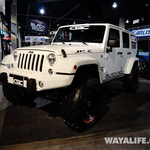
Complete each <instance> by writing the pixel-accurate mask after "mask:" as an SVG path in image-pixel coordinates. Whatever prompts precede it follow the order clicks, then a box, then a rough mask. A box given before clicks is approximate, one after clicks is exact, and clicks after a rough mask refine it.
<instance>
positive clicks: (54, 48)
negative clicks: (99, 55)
mask: <svg viewBox="0 0 150 150" xmlns="http://www.w3.org/2000/svg"><path fill="white" fill-rule="evenodd" d="M62 49H64V50H65V52H66V54H67V55H68V54H75V53H77V52H78V51H80V52H81V51H82V52H83V51H85V52H86V51H89V50H90V52H92V53H93V52H102V48H101V45H99V44H97V45H95V44H93V45H92V44H91V45H89V44H88V45H85V44H83V45H82V44H81V45H79V44H78V45H75V44H72V45H68V44H59V45H40V46H28V47H23V48H18V49H16V50H17V51H18V50H30V51H49V52H54V53H56V55H62V53H61V50H62Z"/></svg>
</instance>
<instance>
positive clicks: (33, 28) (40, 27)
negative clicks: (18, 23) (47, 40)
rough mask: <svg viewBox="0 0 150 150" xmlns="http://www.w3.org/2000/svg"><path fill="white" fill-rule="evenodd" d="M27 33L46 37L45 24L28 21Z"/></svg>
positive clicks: (37, 21)
mask: <svg viewBox="0 0 150 150" xmlns="http://www.w3.org/2000/svg"><path fill="white" fill-rule="evenodd" d="M28 31H29V32H32V33H41V34H44V35H47V23H45V22H42V21H39V20H32V19H29V21H28Z"/></svg>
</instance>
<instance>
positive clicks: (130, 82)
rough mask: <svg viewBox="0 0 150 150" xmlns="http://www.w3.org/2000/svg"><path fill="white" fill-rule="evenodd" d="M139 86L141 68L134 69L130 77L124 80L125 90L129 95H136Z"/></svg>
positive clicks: (127, 76)
mask: <svg viewBox="0 0 150 150" xmlns="http://www.w3.org/2000/svg"><path fill="white" fill-rule="evenodd" d="M138 84H139V68H138V67H137V66H136V67H134V68H133V70H132V72H131V74H130V75H126V76H125V77H124V80H123V88H124V91H125V92H127V93H135V92H136V90H137V88H138Z"/></svg>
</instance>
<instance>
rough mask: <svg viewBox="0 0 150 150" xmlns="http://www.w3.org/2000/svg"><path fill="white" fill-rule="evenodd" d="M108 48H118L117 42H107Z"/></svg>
mask: <svg viewBox="0 0 150 150" xmlns="http://www.w3.org/2000/svg"><path fill="white" fill-rule="evenodd" d="M108 46H110V47H117V46H118V42H117V40H109V41H108Z"/></svg>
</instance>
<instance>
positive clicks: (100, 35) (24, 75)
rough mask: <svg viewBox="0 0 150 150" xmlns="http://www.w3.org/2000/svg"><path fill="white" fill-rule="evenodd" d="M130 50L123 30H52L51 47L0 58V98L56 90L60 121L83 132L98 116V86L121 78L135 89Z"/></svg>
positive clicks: (16, 100) (23, 99)
mask: <svg viewBox="0 0 150 150" xmlns="http://www.w3.org/2000/svg"><path fill="white" fill-rule="evenodd" d="M136 54H137V41H136V37H135V35H134V34H133V33H131V32H129V31H127V30H125V29H123V28H120V27H118V26H114V25H111V24H79V25H67V26H62V27H60V28H59V29H58V31H57V34H56V35H55V37H54V39H53V41H52V43H51V45H42V46H33V47H24V48H18V49H16V50H15V51H14V52H13V53H12V54H11V55H7V56H5V57H4V59H3V60H2V62H1V66H0V81H1V83H2V84H3V93H4V95H5V97H6V98H7V100H8V101H10V102H12V103H13V104H15V105H22V104H25V103H27V102H28V103H29V102H33V101H34V99H35V98H36V95H37V93H42V94H47V95H48V94H52V93H53V92H54V91H55V92H57V93H59V94H58V98H59V99H60V102H61V105H62V116H63V119H64V120H65V122H66V123H67V124H68V125H69V126H70V127H72V128H74V129H77V130H86V129H88V128H89V127H91V126H92V125H93V124H95V123H96V122H97V121H98V120H99V116H100V110H101V108H102V103H101V102H102V95H103V92H102V84H104V83H105V82H107V81H111V80H114V79H118V78H122V79H123V88H124V90H125V91H127V92H130V93H133V92H135V91H136V89H137V86H138V82H139V71H138V70H139V69H138V58H137V57H136ZM41 91H42V92H41Z"/></svg>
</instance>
